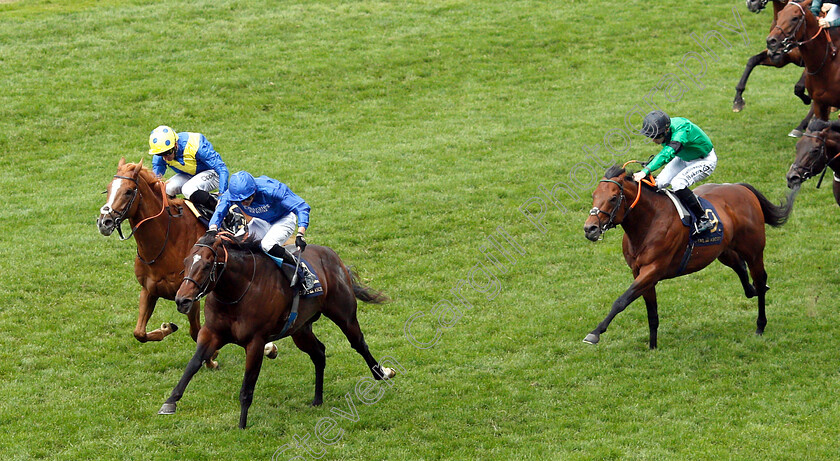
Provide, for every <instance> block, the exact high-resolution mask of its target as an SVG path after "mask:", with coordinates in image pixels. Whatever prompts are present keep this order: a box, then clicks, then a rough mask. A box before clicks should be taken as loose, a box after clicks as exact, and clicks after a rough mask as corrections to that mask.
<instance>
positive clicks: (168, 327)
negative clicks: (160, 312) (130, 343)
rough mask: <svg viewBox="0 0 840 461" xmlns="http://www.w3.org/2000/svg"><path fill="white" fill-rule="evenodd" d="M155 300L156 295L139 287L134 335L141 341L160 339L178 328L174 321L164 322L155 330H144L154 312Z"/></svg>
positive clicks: (156, 298)
mask: <svg viewBox="0 0 840 461" xmlns="http://www.w3.org/2000/svg"><path fill="white" fill-rule="evenodd" d="M157 300H158V297H157V296H153V295H151V294H150V293H149V291H148V290H146V289H145V288H141V289H140V304H139V311H138V313H137V325H136V326H135V327H134V337H135V338H137V340H138V341H140V342H141V343H145V342H146V341H160V340H162V339H163V338H165V337H167V336H169V335H171V334H172V333H174V332H176V331H177V330H178V326H177V325H175V324H174V323H164V324H163V325H162V326H161V327H160V328H158V329H157V330H154V331H150V332H148V333H147V332H146V325H148V323H149V319H150V318H151V317H152V314H153V313H154V312H155V304H156V303H157Z"/></svg>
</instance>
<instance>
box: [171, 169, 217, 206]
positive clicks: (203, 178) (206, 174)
mask: <svg viewBox="0 0 840 461" xmlns="http://www.w3.org/2000/svg"><path fill="white" fill-rule="evenodd" d="M218 188H219V173H216V171H215V170H205V171H202V172H201V173H198V174H197V175H195V176H190V175H188V174H186V173H178V174H176V175H175V176H173V177H171V178H169V180H168V181H166V194H167V195H169V196H175V195H177V194H178V193H182V194H184V197H186V198H188V199H189V198H190V197H192V194H193V192H195V191H197V190H203V191H207V192H210V191H214V190H216V189H218Z"/></svg>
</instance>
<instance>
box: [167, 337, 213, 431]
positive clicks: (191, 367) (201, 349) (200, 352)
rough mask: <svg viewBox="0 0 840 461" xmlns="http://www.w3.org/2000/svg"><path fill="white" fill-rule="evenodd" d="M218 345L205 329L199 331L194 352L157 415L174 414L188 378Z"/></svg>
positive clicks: (189, 378)
mask: <svg viewBox="0 0 840 461" xmlns="http://www.w3.org/2000/svg"><path fill="white" fill-rule="evenodd" d="M218 347H219V341H218V338H217V337H216V336H215V335H213V334H211V333H210V332H207V331H206V330H205V331H202V332H201V334H200V335H199V337H198V342H197V343H196V348H195V354H194V355H193V356H192V358H191V359H190V361H189V362H188V363H187V368H186V369H185V370H184V374H183V375H182V376H181V380H180V381H178V384H177V385H176V386H175V388H174V389H172V394H171V395H170V396H169V398H168V399H166V402H165V403H164V404H163V406H162V407H160V411H158V414H159V415H172V414H175V407H176V404H177V403H178V401H179V400H181V397H183V396H184V390H186V389H187V385H188V384H189V383H190V380H191V379H192V377H193V376H195V374H196V373H198V370H199V369H200V368H201V364H202V363H204V361H205V360H207V359H209V358H210V357H211V356H212V355H213V353H214V352H215V351H216V349H218Z"/></svg>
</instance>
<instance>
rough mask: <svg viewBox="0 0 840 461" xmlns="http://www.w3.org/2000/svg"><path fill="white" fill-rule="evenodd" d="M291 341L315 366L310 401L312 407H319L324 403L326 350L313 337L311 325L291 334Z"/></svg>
mask: <svg viewBox="0 0 840 461" xmlns="http://www.w3.org/2000/svg"><path fill="white" fill-rule="evenodd" d="M292 339H293V340H294V342H295V346H297V347H298V349H300V350H302V351H303V352H306V353H307V354H309V358H310V359H312V364H313V365H315V398H314V399H313V400H312V406H318V405H321V404H322V403H323V402H324V367H326V364H327V354H326V351H327V348H326V347H324V344H323V343H322V342H321V341H319V340H318V338H317V337H315V333H313V332H312V324H311V323H310V324H308V325H306V326H305V327H304V328H301V329H300V330H299V331H297V332H296V333H295V334H293V335H292Z"/></svg>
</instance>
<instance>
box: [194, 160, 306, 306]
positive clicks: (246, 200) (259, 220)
mask: <svg viewBox="0 0 840 461" xmlns="http://www.w3.org/2000/svg"><path fill="white" fill-rule="evenodd" d="M233 204H236V205H238V206H239V208H240V209H242V211H244V212H245V214H247V215H248V216H251V222H249V223H248V234H249V235H250V236H251V237H252V238H253V239H254V240H260V246H261V247H262V250H263V251H264V252H265V253H266V254H267V255H269V256H271V257H272V258H274V260H275V261H276V262H277V263H278V265H279V266H280V267H281V269H286V268H285V267H284V266H283V264H282V262H283V261H285V262H287V263H289V264H291V265H292V266H297V258H295V256H294V255H293V254H291V253H289V252H288V251H286V249H285V248H284V247H283V244H284V243H285V242H286V240H288V238H289V237H291V236H292V234H293V233H294V232H295V223H297V237H296V238H295V246H297V247H298V249H299V250H300V252H301V253H303V250H304V249H306V240H305V239H304V234H306V228H307V227H309V211H310V207H309V205H308V204H307V203H306V202H305V201H304V200H303V199H302V198H300V197H299V196H298V195H297V194H295V193H294V192H292V190H291V189H290V188H289V186H287V185H285V184H283V183H282V182H280V181H278V180H276V179H272V178H269V177H268V176H260V177H259V178H255V177H253V176H252V175H251V174H250V173H248V172H247V171H238V172H236V173H234V174H233V176H231V177H230V188H228V190H227V191H226V192H225V193H224V194H222V195H221V196H220V197H219V204H218V206H217V207H216V212H215V213H213V217H212V218H211V219H210V226H209V230H210V231H213V230H216V229H218V228H219V226H220V225H221V223H222V220H224V218H225V216H226V215H227V214H228V210H229V209H230V207H231V205H233ZM301 267H302V268H303V272H304V278H303V284H304V290H305V291H308V290H309V289H311V288H312V285H313V284H314V281H315V280H316V278H315V276H314V275H312V273H310V272H309V269H308V268H307V267H306V266H305V265H301ZM287 275H288V277H289V280H291V279H292V278H293V275H294V274H287Z"/></svg>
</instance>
